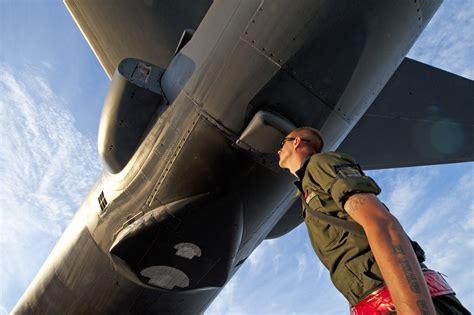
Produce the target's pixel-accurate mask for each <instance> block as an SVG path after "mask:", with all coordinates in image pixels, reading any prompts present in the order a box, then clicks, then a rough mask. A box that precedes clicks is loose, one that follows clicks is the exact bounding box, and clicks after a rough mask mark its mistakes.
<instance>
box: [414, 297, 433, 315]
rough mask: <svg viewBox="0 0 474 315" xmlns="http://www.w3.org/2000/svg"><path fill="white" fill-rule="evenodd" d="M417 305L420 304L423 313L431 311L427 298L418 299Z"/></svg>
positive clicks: (424, 314)
mask: <svg viewBox="0 0 474 315" xmlns="http://www.w3.org/2000/svg"><path fill="white" fill-rule="evenodd" d="M416 305H417V306H418V309H419V310H420V313H421V314H422V315H428V314H429V313H430V312H429V309H428V303H426V301H425V300H418V301H416Z"/></svg>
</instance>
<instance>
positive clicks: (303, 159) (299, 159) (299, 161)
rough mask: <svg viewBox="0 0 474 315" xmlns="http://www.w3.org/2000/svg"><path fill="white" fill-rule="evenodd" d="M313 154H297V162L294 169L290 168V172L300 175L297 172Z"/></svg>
mask: <svg viewBox="0 0 474 315" xmlns="http://www.w3.org/2000/svg"><path fill="white" fill-rule="evenodd" d="M311 155H312V154H300V155H298V156H296V157H295V161H294V162H295V163H294V165H293V167H292V169H290V173H291V174H293V175H294V176H296V177H298V175H297V174H296V172H298V170H299V169H300V168H302V167H303V164H304V163H305V162H306V161H307V160H308V159H309V158H310V157H311Z"/></svg>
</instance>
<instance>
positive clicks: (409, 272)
mask: <svg viewBox="0 0 474 315" xmlns="http://www.w3.org/2000/svg"><path fill="white" fill-rule="evenodd" d="M399 263H400V266H402V269H403V273H405V278H406V279H407V281H408V284H409V285H410V288H411V290H412V291H413V292H415V293H421V288H420V285H419V284H418V281H417V280H416V276H415V273H414V272H413V268H412V267H411V266H410V262H409V261H408V260H399Z"/></svg>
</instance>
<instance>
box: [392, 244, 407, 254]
mask: <svg viewBox="0 0 474 315" xmlns="http://www.w3.org/2000/svg"><path fill="white" fill-rule="evenodd" d="M393 251H394V252H395V254H396V255H405V251H404V250H403V247H402V246H401V245H393Z"/></svg>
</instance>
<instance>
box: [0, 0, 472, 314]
mask: <svg viewBox="0 0 474 315" xmlns="http://www.w3.org/2000/svg"><path fill="white" fill-rule="evenodd" d="M409 56H410V57H412V58H414V59H417V60H420V61H422V62H425V63H428V64H431V65H433V66H435V67H439V68H442V69H444V70H447V71H450V72H454V73H456V74H459V75H462V76H464V77H468V78H470V79H473V78H474V1H472V0H471V1H451V0H448V1H445V2H444V3H443V5H442V7H441V8H440V10H439V11H438V13H437V14H436V16H435V17H434V19H433V20H432V21H431V23H430V24H429V26H428V27H427V29H426V30H425V32H424V33H423V34H422V36H421V37H420V38H419V40H418V41H417V43H416V44H415V46H414V47H413V49H412V50H411V51H410V54H409ZM108 84H109V81H108V79H107V77H106V75H105V73H104V71H103V70H102V68H101V67H100V65H99V63H98V62H97V60H96V58H95V56H94V54H93V53H92V51H91V50H90V48H89V47H88V45H87V43H86V41H85V40H84V39H83V37H82V34H81V33H80V32H79V30H78V28H77V27H76V26H75V24H74V22H73V20H72V18H71V17H70V16H69V13H68V12H67V10H66V8H65V7H64V5H63V4H62V3H61V2H58V1H33V0H30V1H24V0H23V1H13V0H0V134H1V139H2V140H1V146H0V178H1V184H0V253H1V254H0V314H4V313H7V312H8V311H10V310H11V308H12V307H13V306H14V304H15V303H16V302H17V300H18V299H19V297H20V296H21V294H22V293H23V291H24V290H25V288H26V287H27V286H28V284H29V283H30V282H31V280H32V278H33V277H34V275H35V274H36V273H37V271H38V269H39V268H40V266H41V264H42V263H43V261H44V260H45V259H46V257H47V256H48V254H49V252H50V251H51V249H52V248H53V246H54V245H55V243H56V242H57V240H58V238H59V237H60V235H61V233H62V231H63V230H64V228H65V227H66V226H67V224H68V222H69V220H70V219H71V218H72V216H73V215H74V213H75V211H76V210H77V209H78V207H79V205H80V204H81V202H82V200H83V198H84V196H85V195H86V194H87V192H88V191H89V189H90V188H91V187H92V185H93V184H94V182H95V180H96V178H97V177H98V176H99V174H100V172H101V165H100V161H99V158H98V154H97V148H96V147H97V146H96V143H97V128H98V122H99V116H100V111H101V108H102V102H103V98H104V96H105V93H106V92H107V87H108ZM471 145H472V144H471ZM369 173H370V175H371V176H373V177H374V178H375V179H376V180H377V182H378V183H379V184H380V186H381V187H382V189H383V193H382V194H381V199H383V201H384V202H386V204H387V205H388V206H389V208H390V209H391V210H392V212H393V213H394V214H395V215H397V217H398V218H399V219H400V221H401V222H402V224H403V225H404V227H405V229H406V230H407V231H408V232H409V234H410V235H411V236H412V238H414V239H416V240H418V241H419V242H420V243H421V245H422V246H423V247H424V248H425V250H426V252H427V256H428V264H429V265H430V266H431V267H432V268H434V269H437V270H439V271H441V272H443V273H444V274H446V275H447V276H448V280H449V282H450V283H451V285H452V286H453V287H454V288H455V289H456V291H457V292H458V296H459V297H460V299H461V300H462V301H463V302H464V304H465V305H466V306H467V307H468V308H469V309H470V310H474V284H473V283H474V281H473V280H474V277H473V273H474V272H473V269H474V201H473V199H474V196H473V192H474V187H473V186H474V185H473V182H474V163H461V164H451V165H442V166H429V167H416V168H404V169H393V170H383V171H373V172H369ZM207 313H209V314H224V313H225V314H231V313H235V314H264V313H266V314H276V313H280V314H315V313H317V314H344V313H347V303H346V302H345V301H344V299H343V298H342V296H340V295H339V293H338V292H337V291H336V290H335V289H334V288H333V287H332V285H331V284H330V281H329V278H328V275H327V272H326V271H325V270H324V269H323V267H322V265H321V264H320V263H319V262H318V261H317V258H316V256H315V255H314V253H313V251H312V249H311V247H310V244H309V241H308V239H307V235H306V230H305V228H304V226H300V227H299V228H297V229H295V230H294V231H292V232H291V233H289V234H287V235H285V236H284V237H281V238H279V239H277V240H271V241H264V242H263V243H262V244H261V245H260V246H259V247H258V248H257V250H256V251H255V252H254V253H253V254H252V255H251V256H250V258H249V259H248V260H247V262H246V263H245V264H244V265H243V267H242V268H241V269H240V270H239V272H238V273H237V274H236V276H235V277H234V278H233V279H232V280H231V281H230V282H229V283H228V285H227V286H226V288H225V289H224V290H223V291H222V293H221V294H220V295H219V296H218V297H217V299H216V300H215V301H214V302H213V304H212V305H211V307H210V308H209V309H208V311H207Z"/></svg>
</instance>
